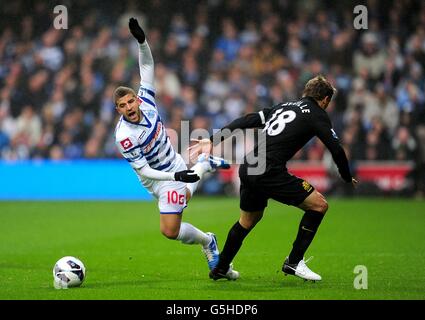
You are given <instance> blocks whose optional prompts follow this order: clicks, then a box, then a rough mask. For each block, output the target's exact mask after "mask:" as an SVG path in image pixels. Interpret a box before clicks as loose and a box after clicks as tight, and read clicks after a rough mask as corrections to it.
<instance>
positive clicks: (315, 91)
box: [303, 75, 337, 101]
mask: <svg viewBox="0 0 425 320" xmlns="http://www.w3.org/2000/svg"><path fill="white" fill-rule="evenodd" d="M336 91H337V90H336V89H335V88H334V87H333V86H332V84H331V83H330V82H329V81H328V80H327V79H326V78H325V77H324V76H321V75H319V76H316V77H314V78H313V79H310V80H309V81H308V82H307V83H306V85H305V87H304V91H303V97H312V98H313V99H315V100H317V101H321V100H323V99H324V98H325V97H329V98H330V99H332V96H333V95H334V94H335V93H336Z"/></svg>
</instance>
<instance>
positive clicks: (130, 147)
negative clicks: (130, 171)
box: [116, 137, 148, 169]
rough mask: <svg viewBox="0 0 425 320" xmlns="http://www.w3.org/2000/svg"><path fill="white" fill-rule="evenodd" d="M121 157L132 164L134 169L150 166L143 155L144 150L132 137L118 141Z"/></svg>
mask: <svg viewBox="0 0 425 320" xmlns="http://www.w3.org/2000/svg"><path fill="white" fill-rule="evenodd" d="M116 145H117V147H118V150H119V151H120V153H121V155H122V156H123V157H124V158H125V159H126V160H127V161H128V162H129V163H130V165H131V166H132V167H133V168H134V169H140V168H143V167H144V166H146V165H147V164H148V162H147V160H146V158H145V157H144V155H143V152H142V148H141V147H140V146H139V145H138V144H137V143H136V141H135V140H134V139H133V138H132V137H126V138H124V139H121V140H117V141H116Z"/></svg>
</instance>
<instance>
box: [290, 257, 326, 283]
mask: <svg viewBox="0 0 425 320" xmlns="http://www.w3.org/2000/svg"><path fill="white" fill-rule="evenodd" d="M312 258H313V257H310V258H308V259H307V260H306V261H304V259H302V260H301V261H300V262H298V264H289V263H288V262H289V260H288V257H286V259H285V263H284V264H283V267H282V271H283V273H284V274H285V275H288V274H291V275H295V276H297V277H300V278H302V279H304V280H306V281H307V280H311V281H320V280H322V277H321V276H320V275H318V274H317V273H315V272H313V271H311V270H310V269H309V267H307V264H306V263H307V262H309V261H310V260H311V259H312Z"/></svg>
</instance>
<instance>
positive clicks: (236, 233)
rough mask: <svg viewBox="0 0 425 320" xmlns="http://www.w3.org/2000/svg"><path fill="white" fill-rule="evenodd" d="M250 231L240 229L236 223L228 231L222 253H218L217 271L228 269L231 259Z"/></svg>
mask: <svg viewBox="0 0 425 320" xmlns="http://www.w3.org/2000/svg"><path fill="white" fill-rule="evenodd" d="M249 231H250V230H248V229H245V228H244V227H242V226H241V225H240V223H239V221H237V222H236V223H235V224H234V225H233V227H232V228H231V229H230V231H229V233H228V235H227V239H226V243H225V244H224V247H223V251H221V253H220V260H219V262H218V264H217V269H220V270H225V271H227V269H228V268H229V265H230V263H231V262H232V260H233V258H234V257H235V256H236V254H237V253H238V251H239V249H240V248H241V246H242V242H243V240H244V239H245V237H246V236H247V235H248V233H249Z"/></svg>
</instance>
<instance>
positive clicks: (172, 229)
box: [156, 181, 220, 269]
mask: <svg viewBox="0 0 425 320" xmlns="http://www.w3.org/2000/svg"><path fill="white" fill-rule="evenodd" d="M156 190H158V191H157V194H158V195H159V197H158V198H159V199H158V200H159V202H158V206H159V211H160V229H161V233H162V234H163V235H164V236H165V237H167V238H168V239H173V240H179V241H181V242H182V243H184V244H200V245H201V246H202V251H203V252H204V254H205V256H206V257H207V261H208V266H209V268H210V269H212V268H213V267H215V265H216V264H217V262H218V256H219V253H220V252H219V250H218V245H217V240H216V237H215V235H214V234H212V233H209V232H207V233H206V232H203V231H201V230H199V229H198V228H196V227H195V226H193V225H191V224H190V223H187V222H183V221H182V213H183V209H184V208H185V207H186V202H187V199H186V196H187V189H186V184H185V183H183V182H178V181H164V182H161V183H160V184H158V186H156Z"/></svg>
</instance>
